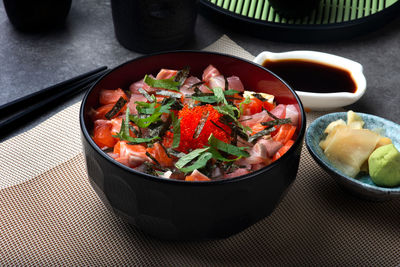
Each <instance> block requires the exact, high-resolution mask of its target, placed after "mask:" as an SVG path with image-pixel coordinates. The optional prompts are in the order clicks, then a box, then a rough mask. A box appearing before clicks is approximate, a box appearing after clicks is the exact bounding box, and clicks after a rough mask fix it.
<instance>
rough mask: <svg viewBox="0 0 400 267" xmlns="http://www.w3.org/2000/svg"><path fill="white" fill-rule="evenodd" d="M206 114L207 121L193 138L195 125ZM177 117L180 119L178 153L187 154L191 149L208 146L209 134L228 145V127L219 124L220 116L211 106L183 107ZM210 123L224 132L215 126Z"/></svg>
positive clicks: (229, 132)
mask: <svg viewBox="0 0 400 267" xmlns="http://www.w3.org/2000/svg"><path fill="white" fill-rule="evenodd" d="M207 112H208V117H207V121H206V122H205V124H204V127H203V129H202V130H201V132H200V135H199V136H198V137H197V138H193V137H195V136H194V134H195V132H196V128H197V125H199V123H200V120H201V119H202V118H203V117H204V118H205V117H206V114H207ZM203 114H204V115H203ZM178 116H179V118H180V119H181V123H180V125H181V126H180V127H181V138H180V143H179V147H178V148H177V150H178V151H181V152H185V153H187V152H189V151H190V150H192V149H196V148H203V147H204V146H205V145H207V144H208V138H209V136H210V135H211V134H213V135H214V136H215V137H216V138H218V139H219V140H221V141H223V142H225V143H229V141H230V134H231V129H230V128H229V126H227V125H225V124H223V123H221V122H219V118H220V117H221V116H222V114H220V113H219V112H218V111H217V110H215V109H214V108H213V106H212V105H204V106H197V107H194V108H189V107H188V106H187V105H185V106H184V107H183V109H182V110H180V111H179V114H178ZM211 121H212V122H214V123H215V124H217V125H218V126H220V127H221V128H222V129H224V130H222V129H221V128H219V127H217V126H215V125H214V124H213V123H212V122H211Z"/></svg>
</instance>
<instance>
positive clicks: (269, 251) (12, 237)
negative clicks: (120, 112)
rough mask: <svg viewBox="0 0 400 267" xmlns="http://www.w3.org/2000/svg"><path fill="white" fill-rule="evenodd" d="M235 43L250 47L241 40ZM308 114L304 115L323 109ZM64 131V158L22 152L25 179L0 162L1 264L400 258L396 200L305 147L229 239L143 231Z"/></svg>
mask: <svg viewBox="0 0 400 267" xmlns="http://www.w3.org/2000/svg"><path fill="white" fill-rule="evenodd" d="M224 44H228V45H224ZM230 46H232V47H235V49H236V50H237V49H239V48H240V47H238V46H237V45H235V44H234V43H233V42H232V41H231V40H230V39H228V38H227V37H223V38H222V39H220V40H219V41H218V42H217V43H216V44H215V45H213V46H212V47H210V50H214V51H216V50H218V49H219V50H218V51H223V52H226V53H228V52H229V51H232V47H231V48H229V47H230ZM235 49H234V50H233V51H236V50H235ZM239 50H240V49H239ZM238 53H239V52H238ZM240 53H242V54H240V55H241V56H243V54H245V55H247V56H248V55H249V54H248V53H245V52H243V49H241V52H240ZM237 55H239V54H237ZM76 109H79V105H78V104H76V105H73V106H71V107H70V108H69V109H67V110H65V111H62V112H60V113H59V114H57V115H56V116H58V117H57V118H58V119H60V118H62V117H63V116H67V115H70V114H71V113H74V112H77V110H76ZM307 115H308V117H307V118H308V123H309V122H311V121H312V120H313V119H314V118H316V117H318V116H320V115H322V113H308V114H307ZM52 119H54V117H53V118H51V119H49V121H50V122H51V120H52ZM53 123H55V121H53ZM70 123H71V124H70V125H65V124H64V127H65V128H68V129H75V128H76V127H78V129H79V122H78V117H75V118H74V119H73V120H72V122H70ZM44 125H45V126H46V124H41V125H39V126H37V127H35V128H34V129H32V130H31V131H33V133H32V132H27V133H25V134H28V135H25V138H26V137H27V136H30V135H32V138H31V141H30V142H31V144H32V145H34V144H38V143H40V141H39V140H36V139H35V138H38V137H40V134H39V133H40V132H43V130H44V129H43V128H42V127H43V126H44ZM56 128H57V127H56ZM78 131H79V130H78ZM55 133H57V130H56V131H55ZM35 134H38V135H37V136H36V135H35ZM78 135H79V134H78ZM48 138H50V139H52V138H56V137H54V136H48ZM72 138H77V139H69V140H65V141H64V140H59V141H58V142H66V143H70V144H71V145H72V146H73V147H75V149H76V150H75V149H71V148H69V149H68V152H67V153H65V154H64V156H60V155H57V156H56V157H59V160H61V159H62V158H64V161H63V162H62V163H56V161H58V160H55V161H52V163H48V162H47V163H43V162H40V161H35V160H33V159H30V158H29V159H27V160H32V162H35V163H36V166H35V167H34V168H35V171H34V172H31V173H30V172H29V171H27V169H29V167H25V168H19V169H18V170H17V171H15V170H14V172H13V173H12V174H13V175H14V174H15V173H18V174H20V173H21V172H25V174H23V175H20V177H25V178H26V179H25V181H24V182H22V180H18V181H19V182H20V183H19V184H16V183H17V182H16V180H14V179H12V178H9V176H7V177H3V175H4V174H7V171H5V170H4V169H2V172H1V173H0V174H1V176H0V181H1V180H8V181H13V182H15V183H14V185H13V186H7V187H5V188H4V189H2V190H0V265H28V264H33V265H107V266H108V265H137V266H160V265H161V266H187V265H196V266H199V265H203V266H204V265H207V266H210V265H211V266H214V265H232V266H244V265H262V266H268V265H270V266H271V265H273V266H276V265H291V266H303V265H314V266H315V265H323V266H326V265H329V266H332V265H336V266H337V265H346V266H355V265H365V266H396V265H398V264H399V263H400V229H399V222H400V201H399V200H393V201H389V202H378V203H377V202H367V201H363V200H360V199H358V198H355V197H353V196H351V195H349V194H347V193H345V192H342V191H341V189H340V188H339V187H338V186H337V185H336V184H335V183H334V182H333V180H332V179H331V178H330V177H329V176H328V175H327V174H326V173H325V172H324V171H323V170H322V169H321V168H320V167H319V166H318V165H317V164H316V163H315V162H314V161H313V159H312V158H311V156H310V155H309V153H308V152H307V150H306V149H305V147H304V148H303V151H302V157H301V162H300V167H299V173H298V176H297V179H296V181H295V182H294V184H293V186H292V188H291V190H290V191H289V192H288V194H287V196H286V197H285V198H284V200H283V201H282V203H281V204H280V205H279V206H278V208H277V209H276V210H275V211H274V213H273V214H272V215H271V216H270V217H268V218H266V219H264V220H262V221H260V222H259V223H257V224H255V225H254V226H252V227H250V228H248V229H247V230H245V231H243V232H242V233H239V234H237V235H235V236H233V237H230V238H227V239H222V240H213V241H203V242H168V241H160V240H157V239H154V238H151V237H149V236H147V235H145V234H143V233H141V232H140V231H138V230H137V229H136V228H134V227H133V226H130V225H129V224H127V223H125V222H123V221H122V220H120V219H119V218H118V217H116V216H115V215H114V214H113V213H112V212H110V211H109V210H108V209H107V208H106V207H105V206H104V205H103V203H102V202H101V201H100V199H99V198H98V197H97V195H96V194H95V192H94V191H93V190H92V188H91V186H90V184H89V182H88V178H87V174H86V170H85V162H84V158H83V155H82V153H81V151H80V150H81V148H80V145H78V143H80V139H79V137H75V136H72ZM20 142H21V140H20V139H19V138H18V137H15V138H12V139H10V140H8V141H7V144H8V145H14V146H20V145H21V144H20ZM2 145H4V144H3V143H2V144H0V146H2ZM18 149H20V150H21V153H26V152H24V150H23V149H22V148H18ZM32 149H35V148H34V146H33V147H32ZM72 150H73V151H72ZM29 153H32V152H29ZM43 153H44V154H43V155H44V158H45V157H46V156H45V155H46V153H45V152H43ZM56 153H59V152H58V151H56ZM74 153H75V154H74ZM73 154H74V155H73ZM71 155H73V156H72V157H71ZM25 157H26V155H23V156H22V158H24V159H25ZM5 160H6V159H5V158H4V157H0V164H1V166H4V164H11V163H10V162H6V161H5ZM12 160H14V161H15V162H14V164H16V165H18V164H21V163H20V162H19V161H18V158H11V159H10V158H9V159H8V161H12ZM52 164H56V165H55V166H51V165H52ZM21 165H23V164H21ZM6 166H8V165H6ZM41 169H44V170H43V172H42V173H41V174H39V175H35V177H33V178H29V177H30V176H29V175H33V173H36V172H37V171H39V170H41ZM26 175H28V176H29V177H28V176H26ZM11 176H12V175H10V177H11ZM9 184H13V183H12V182H11V183H9ZM3 185H5V183H3Z"/></svg>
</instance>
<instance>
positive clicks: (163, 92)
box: [156, 90, 182, 98]
mask: <svg viewBox="0 0 400 267" xmlns="http://www.w3.org/2000/svg"><path fill="white" fill-rule="evenodd" d="M156 95H162V96H168V97H173V98H181V97H182V94H180V93H175V92H171V91H167V90H157V91H156Z"/></svg>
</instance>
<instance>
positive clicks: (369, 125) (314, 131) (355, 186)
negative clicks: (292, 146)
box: [305, 112, 400, 201]
mask: <svg viewBox="0 0 400 267" xmlns="http://www.w3.org/2000/svg"><path fill="white" fill-rule="evenodd" d="M357 114H358V115H360V116H361V118H362V119H363V120H364V122H365V125H364V128H366V129H371V130H373V129H383V132H382V135H383V136H386V137H389V138H390V139H392V142H393V144H394V145H395V146H396V148H400V135H399V132H400V125H399V124H396V123H394V122H392V121H389V120H386V119H383V118H381V117H377V116H374V115H370V114H364V113H358V112H357ZM346 118H347V113H346V112H338V113H330V114H327V115H324V116H321V117H319V118H318V119H316V120H315V121H313V122H312V123H311V124H310V126H309V127H308V129H307V132H306V138H305V139H306V145H307V148H308V151H309V152H310V154H311V155H312V156H313V158H314V159H315V160H316V162H317V163H318V164H319V165H320V166H321V167H323V168H324V169H325V170H326V171H327V172H328V173H329V174H331V175H332V177H334V178H335V180H336V182H337V183H338V184H339V185H340V186H342V187H343V188H344V189H346V190H347V191H349V192H351V193H353V194H355V195H357V196H359V197H361V198H364V199H368V200H375V201H382V200H388V199H391V198H394V197H400V186H399V187H392V188H387V187H380V186H377V185H375V184H374V183H373V182H372V180H371V177H370V176H369V175H368V174H359V175H358V176H357V177H356V178H351V177H349V176H347V175H345V174H343V173H342V172H341V171H339V170H338V169H337V168H336V167H335V166H333V165H332V164H331V162H330V161H329V160H328V159H327V157H326V156H325V154H324V152H323V151H322V149H321V147H320V146H319V142H320V141H321V140H322V139H324V138H325V136H326V134H324V130H325V128H326V126H328V124H329V123H331V122H332V121H335V120H338V119H343V120H345V121H346Z"/></svg>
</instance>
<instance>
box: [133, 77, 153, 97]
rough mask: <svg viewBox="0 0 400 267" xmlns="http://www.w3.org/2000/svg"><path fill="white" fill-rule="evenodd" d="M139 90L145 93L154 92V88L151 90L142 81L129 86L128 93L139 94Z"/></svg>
mask: <svg viewBox="0 0 400 267" xmlns="http://www.w3.org/2000/svg"><path fill="white" fill-rule="evenodd" d="M150 76H151V75H150ZM139 88H142V89H144V90H145V91H146V92H148V93H151V92H154V88H151V87H150V86H149V85H148V84H146V83H145V82H144V81H143V79H141V80H140V81H137V82H134V83H132V84H131V85H130V86H129V91H131V93H132V94H141V93H140V92H139Z"/></svg>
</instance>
